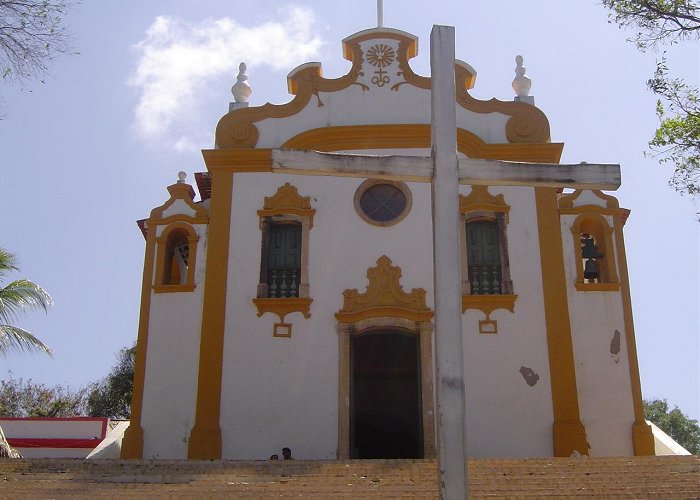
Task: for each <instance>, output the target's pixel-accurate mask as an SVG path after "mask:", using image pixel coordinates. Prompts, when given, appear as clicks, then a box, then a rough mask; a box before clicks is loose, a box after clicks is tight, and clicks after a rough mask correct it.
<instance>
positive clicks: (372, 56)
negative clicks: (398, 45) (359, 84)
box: [367, 43, 396, 88]
mask: <svg viewBox="0 0 700 500" xmlns="http://www.w3.org/2000/svg"><path fill="white" fill-rule="evenodd" d="M395 60H396V51H395V50H394V49H393V48H392V47H391V46H389V45H387V44H385V43H378V44H376V45H372V46H371V47H370V48H369V49H368V50H367V62H368V63H370V64H371V65H372V66H374V67H375V68H378V69H377V71H375V72H374V74H375V76H373V77H372V83H373V84H374V85H376V86H377V87H380V88H381V87H383V86H384V85H387V84H388V83H390V82H391V78H389V75H388V72H387V71H385V69H384V68H386V67H389V66H391V65H392V63H393V62H394V61H395Z"/></svg>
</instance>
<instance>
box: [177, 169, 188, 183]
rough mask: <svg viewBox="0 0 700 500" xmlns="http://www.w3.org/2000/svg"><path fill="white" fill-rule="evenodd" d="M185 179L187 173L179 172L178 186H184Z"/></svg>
mask: <svg viewBox="0 0 700 500" xmlns="http://www.w3.org/2000/svg"><path fill="white" fill-rule="evenodd" d="M186 178H187V172H183V171H182V170H180V171H179V172H178V173H177V183H178V184H185V179H186Z"/></svg>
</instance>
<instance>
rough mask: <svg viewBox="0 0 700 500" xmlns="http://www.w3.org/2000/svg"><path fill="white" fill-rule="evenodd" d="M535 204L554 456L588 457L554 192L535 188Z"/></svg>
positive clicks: (550, 189)
mask: <svg viewBox="0 0 700 500" xmlns="http://www.w3.org/2000/svg"><path fill="white" fill-rule="evenodd" d="M535 203H536V208H537V229H538V234H539V239H540V264H541V268H542V291H543V294H544V314H545V324H546V327H547V348H548V355H549V370H550V381H551V385H552V410H553V412H554V423H553V429H552V431H553V444H554V456H556V457H568V456H571V454H572V453H573V452H574V451H578V452H579V453H581V454H583V455H587V454H588V449H589V445H588V440H587V438H586V429H585V427H584V426H583V424H582V423H581V416H580V411H579V404H578V389H577V387H576V367H575V364H574V348H573V340H572V336H571V321H570V318H569V303H568V299H567V292H566V275H565V272H564V253H563V250H562V235H561V229H560V221H559V213H558V205H557V192H556V189H554V188H535Z"/></svg>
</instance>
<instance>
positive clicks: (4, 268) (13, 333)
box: [0, 248, 53, 356]
mask: <svg viewBox="0 0 700 500" xmlns="http://www.w3.org/2000/svg"><path fill="white" fill-rule="evenodd" d="M18 270H19V268H18V267H17V260H16V259H15V256H14V255H13V254H11V253H10V252H8V251H7V250H5V249H4V248H0V284H2V281H3V278H4V277H5V276H6V275H7V274H8V273H9V272H10V271H18ZM52 305H53V300H52V299H51V296H50V295H49V294H48V293H47V292H46V291H45V290H44V289H43V288H41V287H40V286H39V285H37V284H35V283H32V282H31V281H29V280H24V279H19V280H16V281H13V282H11V283H8V284H7V286H5V287H0V354H4V353H7V352H9V351H10V350H18V351H42V352H45V353H46V354H48V355H49V356H50V355H51V349H49V348H48V347H47V346H46V345H45V344H44V343H43V342H42V341H41V340H39V339H38V338H36V337H35V336H34V335H32V334H31V333H29V332H28V331H27V330H24V329H22V328H20V327H18V326H14V325H12V324H11V323H14V322H15V320H16V319H17V318H19V317H20V316H21V315H22V313H25V312H27V311H31V310H35V309H43V310H44V311H48V309H49V307H51V306H52Z"/></svg>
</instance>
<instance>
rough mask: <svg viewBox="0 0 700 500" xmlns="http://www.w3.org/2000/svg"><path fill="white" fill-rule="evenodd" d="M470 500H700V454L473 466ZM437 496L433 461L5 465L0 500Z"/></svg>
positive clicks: (49, 461) (52, 462) (516, 461)
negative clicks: (546, 499)
mask: <svg viewBox="0 0 700 500" xmlns="http://www.w3.org/2000/svg"><path fill="white" fill-rule="evenodd" d="M468 465H469V488H470V497H471V498H513V497H519V498H523V497H529V498H543V497H552V498H562V497H565V498H575V497H589V498H674V499H675V498H696V499H697V498H700V456H690V457H689V456H685V457H675V456H674V457H615V458H578V459H569V458H548V459H493V460H492V459H479V460H469V462H468ZM224 496H226V497H230V498H279V497H296V498H353V499H361V498H437V471H436V464H435V461H434V460H349V461H341V462H338V461H303V460H295V461H286V462H285V461H281V462H249V461H211V462H199V461H175V460H159V461H147V460H142V461H135V460H134V461H118V460H95V461H92V460H58V459H32V460H27V459H0V498H22V499H25V498H28V499H33V498H37V499H47V498H91V497H108V498H109V497H112V498H117V497H119V498H133V497H168V498H174V497H197V498H210V497H224Z"/></svg>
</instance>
